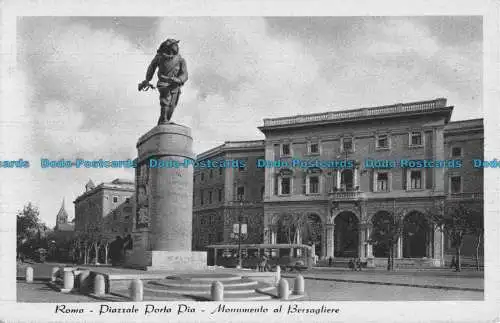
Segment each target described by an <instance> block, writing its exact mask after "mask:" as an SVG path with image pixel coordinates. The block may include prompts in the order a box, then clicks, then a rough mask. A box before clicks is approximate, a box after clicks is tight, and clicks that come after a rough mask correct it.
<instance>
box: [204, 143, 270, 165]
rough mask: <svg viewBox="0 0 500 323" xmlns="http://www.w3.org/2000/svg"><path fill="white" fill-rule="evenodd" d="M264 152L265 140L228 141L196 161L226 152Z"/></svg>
mask: <svg viewBox="0 0 500 323" xmlns="http://www.w3.org/2000/svg"><path fill="white" fill-rule="evenodd" d="M254 150H264V140H249V141H226V142H224V143H223V144H222V145H220V146H217V147H215V148H212V149H209V150H207V151H205V152H203V153H201V154H199V155H197V156H196V160H197V161H200V160H204V159H208V158H213V157H217V156H219V155H222V154H224V153H226V152H230V151H231V152H235V151H254Z"/></svg>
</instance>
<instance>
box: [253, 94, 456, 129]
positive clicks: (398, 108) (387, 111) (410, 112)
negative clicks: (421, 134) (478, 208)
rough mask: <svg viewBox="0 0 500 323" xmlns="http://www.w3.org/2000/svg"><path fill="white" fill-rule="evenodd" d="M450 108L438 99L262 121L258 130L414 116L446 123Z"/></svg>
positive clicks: (451, 108) (448, 118)
mask: <svg viewBox="0 0 500 323" xmlns="http://www.w3.org/2000/svg"><path fill="white" fill-rule="evenodd" d="M452 111H453V107H452V106H446V99H444V98H439V99H435V100H429V101H419V102H411V103H398V104H393V105H386V106H379V107H372V108H362V109H355V110H342V111H330V112H323V113H315V114H306V115H296V116H290V117H281V118H273V119H264V125H263V126H261V127H259V130H261V131H262V132H266V131H269V130H275V129H285V128H297V127H303V126H310V125H324V124H335V123H346V122H353V121H362V120H373V119H381V118H384V119H387V118H395V117H409V116H415V115H429V114H435V113H439V114H444V115H445V117H446V120H445V121H446V123H447V122H449V120H450V118H451V112H452Z"/></svg>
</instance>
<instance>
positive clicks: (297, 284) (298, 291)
mask: <svg viewBox="0 0 500 323" xmlns="http://www.w3.org/2000/svg"><path fill="white" fill-rule="evenodd" d="M304 292H305V283H304V277H303V276H302V275H298V276H297V277H296V278H295V281H294V283H293V294H294V295H304Z"/></svg>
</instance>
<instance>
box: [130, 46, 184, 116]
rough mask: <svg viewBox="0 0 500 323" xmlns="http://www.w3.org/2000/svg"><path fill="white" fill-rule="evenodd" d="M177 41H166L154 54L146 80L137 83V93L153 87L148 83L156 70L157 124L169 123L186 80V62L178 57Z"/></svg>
mask: <svg viewBox="0 0 500 323" xmlns="http://www.w3.org/2000/svg"><path fill="white" fill-rule="evenodd" d="M178 43H179V41H178V40H174V39H167V40H166V41H164V42H163V43H162V44H161V45H160V47H159V48H158V50H157V52H156V56H155V57H154V58H153V60H152V61H151V64H149V67H148V70H147V72H146V79H145V80H144V81H142V82H141V83H139V87H138V89H139V91H147V90H148V89H149V88H153V89H154V86H153V85H152V84H150V83H149V82H150V81H151V79H152V78H153V75H154V73H155V71H156V69H157V68H158V83H157V88H158V91H159V92H160V107H161V113H160V119H158V124H159V125H160V124H165V123H168V122H170V118H171V117H172V114H173V113H174V110H175V107H176V106H177V103H178V102H179V96H180V94H181V87H182V86H183V85H184V83H186V81H187V79H188V72H187V67H186V61H185V60H184V58H182V57H181V56H180V55H179V45H178Z"/></svg>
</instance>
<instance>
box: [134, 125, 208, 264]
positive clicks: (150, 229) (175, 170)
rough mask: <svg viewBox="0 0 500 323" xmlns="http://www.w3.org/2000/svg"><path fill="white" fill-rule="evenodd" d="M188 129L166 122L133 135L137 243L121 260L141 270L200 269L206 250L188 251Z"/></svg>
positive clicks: (190, 176)
mask: <svg viewBox="0 0 500 323" xmlns="http://www.w3.org/2000/svg"><path fill="white" fill-rule="evenodd" d="M192 144H193V139H192V137H191V129H189V128H188V127H185V126H182V125H178V124H174V123H170V124H165V125H159V126H156V127H154V128H153V129H151V130H150V131H149V132H148V133H146V134H145V135H143V136H142V137H141V138H139V141H138V143H137V150H138V160H137V168H136V181H135V185H136V203H135V206H136V207H135V215H136V219H135V221H136V223H135V228H136V230H135V233H134V235H135V236H137V234H140V235H141V236H142V239H141V241H140V243H137V244H135V245H134V250H133V251H132V252H130V253H129V254H127V256H126V260H125V264H126V265H127V266H132V267H142V268H145V269H152V270H154V269H165V270H185V269H203V268H206V264H207V259H206V258H207V256H206V252H193V251H191V237H192V217H193V164H194V157H195V155H194V153H193V150H192Z"/></svg>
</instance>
